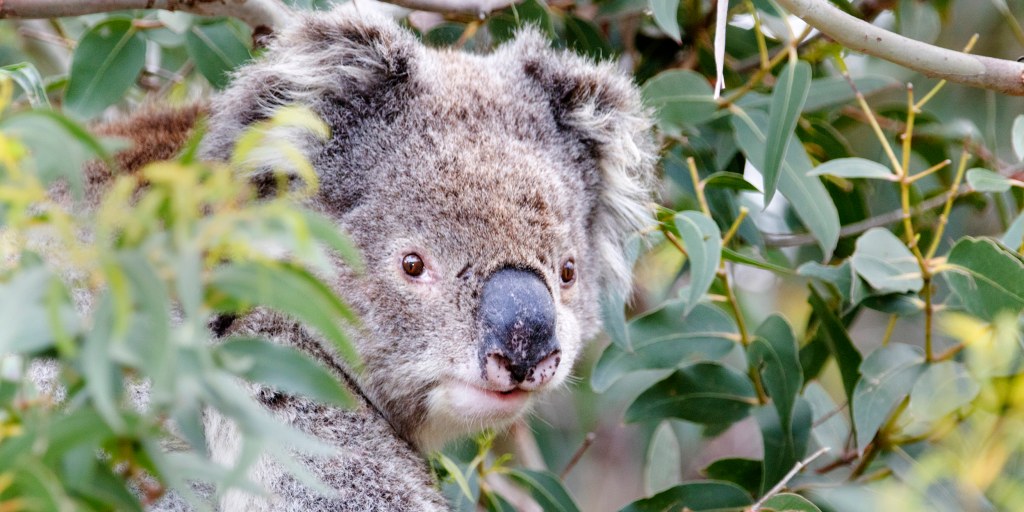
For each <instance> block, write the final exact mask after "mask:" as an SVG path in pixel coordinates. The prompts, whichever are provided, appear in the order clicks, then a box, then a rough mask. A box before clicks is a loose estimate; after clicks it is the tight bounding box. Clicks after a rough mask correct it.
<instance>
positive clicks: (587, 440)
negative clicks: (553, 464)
mask: <svg viewBox="0 0 1024 512" xmlns="http://www.w3.org/2000/svg"><path fill="white" fill-rule="evenodd" d="M594 439H597V434H595V433H593V432H587V435H586V436H585V437H584V438H583V443H582V444H580V447H579V448H577V449H576V453H574V454H572V458H571V459H569V463H568V464H566V465H565V468H564V469H562V472H561V473H559V474H558V479H559V480H565V477H567V476H569V472H570V471H572V468H574V467H576V463H577V462H579V461H580V458H582V457H583V454H584V453H586V451H587V448H590V445H592V444H594Z"/></svg>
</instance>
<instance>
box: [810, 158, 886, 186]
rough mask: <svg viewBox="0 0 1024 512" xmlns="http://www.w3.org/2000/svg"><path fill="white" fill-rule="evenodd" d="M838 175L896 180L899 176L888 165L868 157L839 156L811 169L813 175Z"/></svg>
mask: <svg viewBox="0 0 1024 512" xmlns="http://www.w3.org/2000/svg"><path fill="white" fill-rule="evenodd" d="M822 175H829V176H838V177H840V178H868V179H880V180H886V181H896V180H897V179H898V178H897V177H896V175H895V174H893V173H892V170H890V169H889V168H888V167H886V166H884V165H882V164H880V163H878V162H875V161H873V160H868V159H866V158H856V157H854V158H837V159H835V160H829V161H828V162H825V163H823V164H821V165H819V166H817V167H815V168H814V170H813V171H811V176H822Z"/></svg>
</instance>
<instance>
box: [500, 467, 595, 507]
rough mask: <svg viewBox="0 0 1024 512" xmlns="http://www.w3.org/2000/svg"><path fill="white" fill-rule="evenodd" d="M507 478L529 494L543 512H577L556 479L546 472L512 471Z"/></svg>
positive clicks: (560, 483)
mask: <svg viewBox="0 0 1024 512" xmlns="http://www.w3.org/2000/svg"><path fill="white" fill-rule="evenodd" d="M507 474H508V476H509V477H510V478H511V479H512V480H513V481H515V482H516V483H517V484H519V485H520V486H521V487H523V488H525V489H526V490H527V491H529V492H530V496H532V497H533V499H534V500H536V501H537V504H538V505H540V506H541V508H542V509H543V510H544V511H545V512H548V511H550V512H578V511H579V507H578V506H577V505H576V501H575V500H573V499H572V496H570V495H569V492H568V491H566V490H565V487H564V486H563V485H562V482H561V481H559V480H558V477H557V476H555V475H553V474H552V473H550V472H548V471H534V470H530V469H512V470H510V471H509V472H508V473H507Z"/></svg>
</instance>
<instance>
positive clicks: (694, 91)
mask: <svg viewBox="0 0 1024 512" xmlns="http://www.w3.org/2000/svg"><path fill="white" fill-rule="evenodd" d="M643 95H644V103H645V104H646V105H647V106H649V107H650V108H652V109H654V112H655V114H656V115H657V120H658V126H659V127H660V128H661V129H662V130H664V131H666V132H668V133H675V132H678V131H680V130H682V129H684V128H685V127H687V126H696V125H698V124H701V123H703V122H705V121H708V120H709V119H711V118H712V117H714V115H715V114H716V113H717V112H718V103H717V102H716V101H715V99H714V97H713V91H712V90H711V86H710V85H708V81H707V79H706V78H704V77H703V76H702V75H700V74H699V73H695V72H693V71H688V70H682V71H679V70H671V71H665V72H663V73H660V74H659V75H658V76H656V77H654V78H652V79H650V80H649V81H648V82H647V83H646V84H644V88H643Z"/></svg>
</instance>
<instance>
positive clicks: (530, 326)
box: [164, 11, 654, 511]
mask: <svg viewBox="0 0 1024 512" xmlns="http://www.w3.org/2000/svg"><path fill="white" fill-rule="evenodd" d="M293 104H299V105H304V106H307V107H309V108H311V109H312V110H313V111H314V112H315V113H317V114H318V115H319V116H321V117H322V119H323V120H324V121H325V122H326V123H327V124H328V125H329V127H330V129H331V135H330V137H329V139H327V140H324V141H320V140H315V139H313V138H311V137H308V136H306V135H305V134H303V133H301V132H296V133H282V134H280V135H281V136H284V137H290V138H292V139H293V140H294V141H296V142H298V143H299V144H300V146H301V147H303V148H304V151H305V154H306V156H307V157H308V158H309V160H310V162H312V163H313V165H314V167H315V169H316V171H317V174H318V176H319V180H320V189H319V192H318V194H317V195H316V196H315V197H314V198H312V199H311V200H310V206H311V207H313V208H315V209H317V210H319V211H321V212H323V213H324V214H326V215H328V216H329V217H330V218H331V219H333V220H334V221H335V222H337V223H338V225H339V226H340V227H342V228H343V229H344V230H346V231H347V232H348V233H349V234H350V236H351V237H352V239H353V240H354V241H355V243H356V245H357V246H358V248H359V249H360V251H361V254H362V257H363V259H364V262H365V268H364V269H363V270H362V271H361V272H356V271H353V270H351V269H347V268H341V269H339V272H338V274H337V277H335V278H334V280H333V282H331V283H329V284H331V285H332V286H333V287H334V288H335V289H336V291H337V292H338V293H339V295H340V296H342V297H343V298H344V299H345V300H347V301H348V302H349V304H350V305H351V306H352V307H353V308H354V309H355V310H356V312H357V313H358V315H359V317H360V326H359V327H358V328H356V329H357V331H356V332H355V333H354V335H353V340H354V343H355V345H356V348H357V350H358V352H359V353H360V355H361V357H362V361H363V363H364V368H363V369H362V370H361V371H359V372H355V371H353V370H352V369H350V368H347V367H346V366H345V363H344V361H343V360H342V358H341V357H340V356H338V355H337V354H336V353H334V352H333V350H332V349H331V348H330V346H329V344H327V343H322V342H321V339H320V338H319V337H318V336H317V335H316V333H315V332H313V331H311V330H308V329H306V328H305V327H303V326H302V325H300V324H298V323H296V322H294V321H292V320H290V319H288V318H285V317H283V316H280V315H277V314H274V313H271V312H268V311H262V310H257V311H254V312H252V313H250V314H248V315H246V316H243V317H240V318H237V319H235V320H234V321H233V322H231V323H230V325H227V326H225V327H224V329H222V332H220V333H219V334H221V335H235V334H238V335H260V336H264V337H267V338H269V339H272V340H274V341H276V342H278V343H282V344H287V345H292V346H296V347H299V348H300V349H302V350H304V351H306V352H307V353H308V354H310V355H312V356H313V357H314V358H316V359H318V360H319V361H321V362H322V363H323V364H325V365H326V366H327V367H328V368H330V369H332V370H333V371H334V372H335V373H336V374H337V375H338V378H339V379H342V380H343V381H344V382H346V383H347V384H348V385H349V387H350V388H351V389H352V391H353V392H354V393H355V394H356V395H357V396H358V397H359V398H360V405H359V407H357V408H356V409H354V410H342V409H336V408H332V407H328V406H324V405H320V404H316V403H313V402H311V401H309V400H307V399H305V398H302V397H295V396H287V395H282V394H279V393H277V392H275V391H274V390H270V389H264V388H258V387H257V388H254V390H253V392H254V393H255V394H256V396H257V398H259V399H260V400H261V401H262V402H263V403H264V404H265V405H266V407H267V408H268V409H270V410H271V411H273V412H274V413H275V414H276V415H277V416H278V417H280V418H282V419H283V420H284V421H287V422H289V423H291V424H292V425H294V426H295V427H297V428H299V429H301V430H304V431H306V432H308V433H310V434H312V435H314V436H316V437H319V438H321V439H323V440H325V441H327V442H328V443H330V444H332V445H335V446H339V447H340V448H341V450H340V453H341V454H340V455H338V456H336V457H328V458H319V459H308V460H306V461H305V462H306V464H307V467H308V468H309V469H310V470H311V471H312V472H313V474H314V475H316V476H318V477H319V478H320V479H321V480H322V481H323V482H324V483H326V484H327V485H328V486H330V487H332V488H334V489H335V490H336V491H337V495H334V496H327V495H322V494H320V493H317V492H314V491H312V490H310V489H308V488H306V487H304V486H303V485H302V484H300V483H298V482H297V481H296V480H295V479H294V478H293V477H292V476H290V475H289V474H287V472H285V471H284V470H283V469H282V468H280V467H278V466H276V465H275V464H274V463H272V462H268V461H263V462H260V463H259V464H258V465H257V468H256V469H255V470H254V474H253V478H254V479H255V480H257V481H258V482H259V483H261V484H263V485H265V486H266V487H267V489H268V490H269V491H270V492H271V493H272V494H273V497H272V498H269V499H268V498H266V497H258V496H249V495H244V494H241V493H237V494H236V493H229V494H228V495H227V496H225V497H224V498H223V499H222V501H221V503H220V508H221V509H222V510H304V511H319V510H324V511H326V510H332V511H337V510H353V511H355V510H359V511H370V510H443V509H445V508H446V504H445V501H444V499H443V498H442V497H441V495H440V493H439V492H438V491H437V489H436V485H435V484H434V482H433V478H432V476H431V475H430V472H429V468H428V466H427V464H426V462H425V460H424V458H423V455H422V454H423V453H426V452H428V451H430V450H434V449H438V448H440V447H442V446H443V445H444V443H446V442H448V441H450V440H452V439H454V438H456V437H458V436H462V435H465V434H469V433H472V432H476V431H479V430H481V429H483V428H487V427H499V428H500V427H502V426H504V425H507V424H509V423H510V422H512V421H513V420H515V419H516V418H518V417H520V416H521V415H522V414H523V413H524V411H526V410H527V409H528V408H529V404H530V403H531V402H532V401H533V400H534V399H535V397H536V396H537V395H541V394H543V393H544V392H545V391H547V390H550V389H552V388H554V387H557V386H558V385H559V384H561V383H563V382H564V381H565V379H566V377H567V376H568V375H569V373H570V370H571V367H572V363H573V361H574V360H575V359H576V358H577V355H578V354H579V352H580V349H581V346H582V343H583V341H584V340H586V339H587V338H590V337H592V336H593V335H594V334H596V332H597V331H598V329H599V327H600V317H599V302H600V300H599V295H600V294H603V293H620V294H623V293H626V292H627V291H628V287H629V273H630V269H629V265H628V263H627V261H626V260H625V258H624V256H623V250H622V245H623V241H624V239H625V237H626V236H628V235H629V234H630V233H632V232H634V231H635V230H636V229H637V228H638V227H640V226H641V225H643V224H644V223H645V219H646V218H647V216H648V214H647V211H646V210H647V202H648V201H649V194H650V192H649V191H650V185H651V181H652V179H653V176H652V175H653V162H654V148H653V145H652V142H651V140H650V137H649V133H648V132H649V127H650V123H649V120H648V117H647V115H646V113H645V111H644V110H643V108H642V106H641V102H640V98H639V94H638V92H637V90H636V88H635V87H634V85H633V84H632V82H631V81H630V78H629V77H628V76H627V75H625V74H623V73H620V72H618V71H616V70H615V69H614V68H613V67H612V66H611V65H609V64H600V65H598V64H593V63H591V62H589V61H587V60H585V59H583V58H580V57H578V56H575V55H572V54H570V53H567V52H564V51H557V50H553V49H550V48H549V44H548V42H547V40H546V39H544V38H543V37H542V36H541V35H540V34H539V33H537V32H535V31H532V30H526V31H523V32H521V33H520V34H519V35H518V36H517V37H516V38H515V40H514V41H512V42H509V43H507V44H505V45H502V46H501V47H499V48H498V49H497V50H495V51H494V52H493V53H491V54H488V55H473V54H468V53H462V52H456V51H451V50H440V49H431V48H427V47H425V46H423V45H422V44H421V43H420V42H419V41H418V40H417V39H416V38H415V36H414V35H412V34H411V33H408V32H407V31H405V30H404V29H402V28H400V27H399V26H397V25H396V24H395V23H394V22H393V21H390V20H387V19H378V18H375V17H372V16H363V17H357V16H353V15H352V14H343V13H341V12H340V11H335V12H332V13H316V14H309V15H305V16H304V17H303V18H302V19H301V20H300V21H299V22H297V23H296V24H294V25H292V26H290V27H289V28H286V29H285V30H283V31H282V32H281V33H279V34H278V35H277V36H276V38H275V39H274V41H273V42H272V43H271V44H270V46H269V48H268V50H267V51H266V53H265V54H264V55H262V56H261V57H260V58H259V59H257V60H256V61H254V62H253V63H251V64H249V65H247V66H245V67H244V68H242V69H241V70H239V71H238V72H237V73H236V76H235V77H234V80H233V82H232V84H231V85H230V86H229V88H228V89H226V90H225V91H224V92H223V93H221V94H220V95H219V96H218V97H217V98H215V99H214V100H213V102H212V104H211V105H210V107H209V112H210V119H209V127H208V133H207V135H206V137H205V139H204V141H203V145H202V151H203V153H204V155H205V156H206V157H207V158H211V159H225V160H226V159H228V158H229V156H230V154H231V151H232V148H233V146H234V143H235V141H236V140H237V138H238V136H239V134H240V133H241V132H242V131H243V130H244V129H245V128H246V127H248V126H249V125H251V124H252V123H254V122H257V121H260V120H263V119H267V118H269V117H271V116H272V115H273V114H274V112H275V111H276V109H278V108H280V107H282V106H285V105H293ZM188 115H190V116H194V115H195V113H194V112H190V113H189V114H188ZM260 158H263V159H265V161H263V162H256V163H257V164H262V165H264V166H265V167H268V168H269V167H271V166H272V165H273V163H274V158H275V155H272V154H264V155H262V156H261V157H260ZM256 178H257V179H259V176H257V177H256ZM206 429H207V437H208V439H209V442H210V445H211V446H210V448H211V451H212V453H213V454H214V457H215V458H217V459H219V460H221V461H223V462H230V461H231V460H232V458H233V457H234V454H235V453H236V449H237V446H235V439H236V436H235V435H234V430H233V429H234V427H233V425H231V424H230V423H229V422H227V421H225V420H224V419H223V418H222V417H220V416H218V415H216V414H215V413H210V414H209V415H208V417H207V418H206ZM171 501H173V500H171ZM164 506H165V507H166V508H175V507H176V506H177V505H175V504H174V503H171V502H170V501H168V502H167V503H165V504H164Z"/></svg>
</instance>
